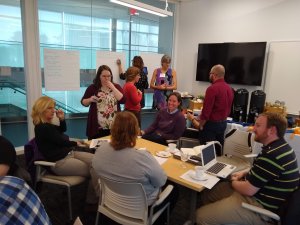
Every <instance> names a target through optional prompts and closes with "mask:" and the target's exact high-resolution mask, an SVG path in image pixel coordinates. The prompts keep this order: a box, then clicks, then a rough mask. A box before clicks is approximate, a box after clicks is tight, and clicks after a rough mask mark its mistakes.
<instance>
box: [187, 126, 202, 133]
mask: <svg viewBox="0 0 300 225" xmlns="http://www.w3.org/2000/svg"><path fill="white" fill-rule="evenodd" d="M186 129H187V130H189V131H194V132H199V130H198V129H196V128H191V127H188V128H186Z"/></svg>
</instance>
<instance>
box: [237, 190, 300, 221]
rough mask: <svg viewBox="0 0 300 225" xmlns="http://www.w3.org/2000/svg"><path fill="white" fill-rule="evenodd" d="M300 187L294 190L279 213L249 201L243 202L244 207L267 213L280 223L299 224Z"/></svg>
mask: <svg viewBox="0 0 300 225" xmlns="http://www.w3.org/2000/svg"><path fill="white" fill-rule="evenodd" d="M299 205H300V188H298V189H297V190H296V191H294V192H293V194H292V195H291V196H290V197H289V199H288V200H287V201H286V203H285V204H283V205H282V206H281V208H280V210H279V213H278V214H276V213H273V212H271V211H269V210H266V209H262V208H260V207H257V206H253V205H251V204H248V203H244V202H243V203H242V207H244V208H247V209H249V210H251V211H253V212H256V213H259V214H262V215H265V216H267V217H269V218H271V219H273V220H274V221H275V223H276V222H277V224H280V225H299V224H300V208H299Z"/></svg>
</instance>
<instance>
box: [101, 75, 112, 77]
mask: <svg viewBox="0 0 300 225" xmlns="http://www.w3.org/2000/svg"><path fill="white" fill-rule="evenodd" d="M101 77H103V78H111V75H102V76H101Z"/></svg>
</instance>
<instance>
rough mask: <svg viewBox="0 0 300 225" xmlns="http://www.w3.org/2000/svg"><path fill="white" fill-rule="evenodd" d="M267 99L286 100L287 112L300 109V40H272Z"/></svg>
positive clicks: (297, 112)
mask: <svg viewBox="0 0 300 225" xmlns="http://www.w3.org/2000/svg"><path fill="white" fill-rule="evenodd" d="M265 92H266V101H267V102H271V103H274V102H275V101H276V100H280V101H284V102H285V105H286V107H287V112H288V113H290V114H296V115H298V114H299V110H300V101H299V96H300V41H285V42H271V43H270V46H269V57H268V63H267V70H266V82H265Z"/></svg>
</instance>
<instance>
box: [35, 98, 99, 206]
mask: <svg viewBox="0 0 300 225" xmlns="http://www.w3.org/2000/svg"><path fill="white" fill-rule="evenodd" d="M55 114H56V116H57V117H58V119H59V121H60V125H59V126H57V125H54V124H52V120H53V117H54V115H55ZM31 117H32V120H33V124H34V125H35V127H34V133H35V140H36V144H37V146H38V150H39V152H41V153H42V155H43V156H44V157H45V159H46V160H47V161H50V162H55V163H56V165H55V167H54V168H52V171H53V172H54V173H55V174H57V175H62V176H64V175H66V176H72V175H74V176H75V175H76V176H83V177H90V176H91V175H90V169H91V161H92V158H93V154H91V153H88V152H77V151H72V148H71V147H74V146H77V145H81V144H82V143H81V142H79V141H78V142H76V141H70V140H68V139H67V138H66V136H65V135H64V133H63V132H65V131H66V130H67V125H66V121H65V116H64V112H63V111H62V110H61V109H58V110H56V109H55V101H54V100H53V99H52V98H49V97H47V96H43V97H40V98H39V99H38V100H36V102H35V103H34V105H33V107H32V113H31ZM92 178H93V177H92ZM93 184H94V187H95V190H97V186H98V184H97V181H93ZM91 194H92V195H93V197H95V195H94V193H91ZM93 197H91V198H93ZM92 201H93V200H92V199H91V200H90V201H89V202H91V203H92ZM87 202H88V200H87Z"/></svg>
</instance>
